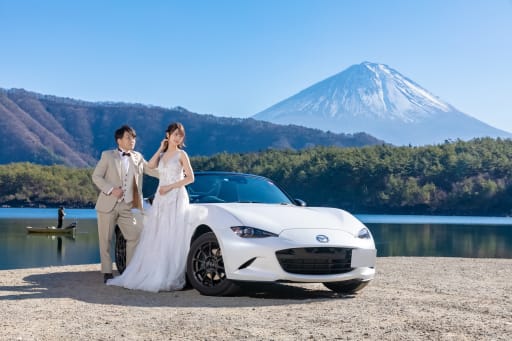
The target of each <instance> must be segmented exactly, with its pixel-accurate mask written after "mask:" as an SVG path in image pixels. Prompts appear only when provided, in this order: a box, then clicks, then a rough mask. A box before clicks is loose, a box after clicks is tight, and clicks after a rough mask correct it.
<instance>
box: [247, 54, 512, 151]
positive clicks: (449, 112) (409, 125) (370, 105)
mask: <svg viewBox="0 0 512 341" xmlns="http://www.w3.org/2000/svg"><path fill="white" fill-rule="evenodd" d="M253 118H255V119H258V120H264V121H270V122H273V123H280V124H297V125H303V126H306V127H311V128H319V129H323V130H329V131H332V132H343V133H355V132H361V131H364V132H366V133H369V134H371V135H373V136H375V137H377V138H380V139H383V140H385V141H387V142H390V143H393V144H397V145H405V144H413V145H423V144H436V143H442V142H444V141H445V140H449V139H462V140H469V139H472V138H475V137H484V136H490V137H504V138H511V137H512V134H510V133H508V132H505V131H503V130H499V129H496V128H494V127H491V126H490V125H488V124H486V123H484V122H482V121H479V120H477V119H475V118H473V117H471V116H469V115H467V114H464V113H462V112H460V111H459V110H457V109H456V108H454V107H453V106H451V105H450V104H448V103H446V102H444V101H442V100H440V99H439V98H437V97H436V96H434V95H433V94H431V93H430V92H429V91H427V90H426V89H424V88H422V87H421V86H420V85H418V84H416V83H415V82H413V81H412V80H410V79H408V78H406V77H404V76H403V75H402V74H400V73H399V72H397V71H396V70H394V69H392V68H390V67H388V66H387V65H384V64H376V63H370V62H364V63H361V64H359V65H353V66H351V67H349V68H348V69H346V70H345V71H343V72H340V73H338V74H337V75H334V76H332V77H330V78H327V79H325V80H323V81H321V82H319V83H317V84H315V85H313V86H311V87H309V88H307V89H305V90H303V91H301V92H299V93H298V94H296V95H294V96H292V97H290V98H288V99H285V100H283V101H281V102H279V103H277V104H275V105H273V106H272V107H270V108H268V109H266V110H264V111H262V112H260V113H258V114H256V115H254V116H253Z"/></svg>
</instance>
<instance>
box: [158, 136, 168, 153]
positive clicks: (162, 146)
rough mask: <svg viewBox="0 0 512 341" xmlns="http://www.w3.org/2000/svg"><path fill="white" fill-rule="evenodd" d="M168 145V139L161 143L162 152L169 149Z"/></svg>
mask: <svg viewBox="0 0 512 341" xmlns="http://www.w3.org/2000/svg"><path fill="white" fill-rule="evenodd" d="M168 143H169V139H168V138H165V139H163V140H162V142H160V150H164V149H165V148H166V147H167V145H168Z"/></svg>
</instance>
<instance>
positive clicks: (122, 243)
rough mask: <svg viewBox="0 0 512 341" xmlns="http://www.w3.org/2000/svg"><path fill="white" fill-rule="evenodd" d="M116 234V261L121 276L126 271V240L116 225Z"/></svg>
mask: <svg viewBox="0 0 512 341" xmlns="http://www.w3.org/2000/svg"><path fill="white" fill-rule="evenodd" d="M115 234H116V245H115V261H116V267H117V271H119V273H120V274H122V273H123V272H124V269H126V239H124V236H123V233H122V232H121V229H120V228H119V226H117V225H116V229H115Z"/></svg>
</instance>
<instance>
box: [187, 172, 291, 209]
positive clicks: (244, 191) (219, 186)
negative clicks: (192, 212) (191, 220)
mask: <svg viewBox="0 0 512 341" xmlns="http://www.w3.org/2000/svg"><path fill="white" fill-rule="evenodd" d="M187 191H188V195H189V197H190V202H191V203H221V202H251V203H266V204H292V202H291V200H290V198H288V196H287V195H286V194H285V193H283V191H281V189H279V187H277V186H276V185H275V184H274V183H273V182H272V181H270V180H268V179H265V178H260V177H255V176H250V175H243V174H196V175H195V181H194V183H192V184H190V185H188V186H187Z"/></svg>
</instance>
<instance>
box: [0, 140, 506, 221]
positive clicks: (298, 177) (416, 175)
mask: <svg viewBox="0 0 512 341" xmlns="http://www.w3.org/2000/svg"><path fill="white" fill-rule="evenodd" d="M191 161H192V166H193V168H194V170H195V171H207V170H222V171H237V172H243V173H253V174H260V175H263V176H266V177H269V178H271V179H273V180H275V181H276V182H277V183H278V184H280V185H282V187H284V188H285V189H286V191H287V192H288V193H290V194H291V195H292V196H293V197H296V198H301V199H303V200H305V201H306V202H307V203H308V205H310V206H313V205H315V206H316V205H318V206H332V207H339V208H343V209H347V210H349V211H352V212H354V213H383V214H397V213H401V214H408V213H409V214H448V215H451V214H460V215H496V216H504V215H510V214H511V213H512V184H511V182H512V174H511V173H512V164H511V163H512V141H511V140H503V139H492V138H480V139H474V140H471V141H467V142H466V141H446V142H445V143H443V144H439V145H432V146H419V147H417V146H401V147H396V146H391V145H385V144H383V145H376V146H367V147H349V148H341V147H313V148H308V149H303V150H300V151H293V150H272V149H270V150H266V151H261V152H257V153H220V154H216V155H213V156H208V157H206V156H200V157H193V158H192V159H191ZM91 173H92V169H79V168H68V167H63V166H39V165H34V164H29V163H15V164H9V165H4V166H0V203H2V204H12V205H17V206H19V205H23V204H24V205H30V204H32V205H33V204H37V203H44V204H47V205H57V204H65V205H68V206H80V207H91V206H92V205H93V203H94V202H95V200H96V196H97V189H96V188H95V187H94V185H93V184H92V181H91ZM146 184H147V185H148V186H146V187H147V188H146V189H145V195H149V194H150V193H152V192H153V191H154V190H155V187H156V181H152V180H150V181H147V182H146Z"/></svg>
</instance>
